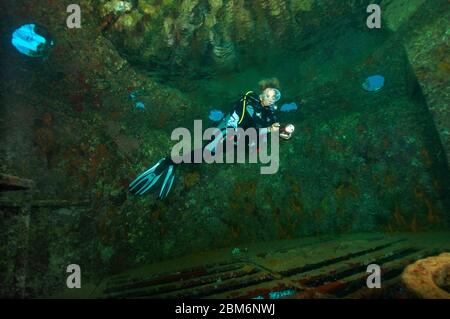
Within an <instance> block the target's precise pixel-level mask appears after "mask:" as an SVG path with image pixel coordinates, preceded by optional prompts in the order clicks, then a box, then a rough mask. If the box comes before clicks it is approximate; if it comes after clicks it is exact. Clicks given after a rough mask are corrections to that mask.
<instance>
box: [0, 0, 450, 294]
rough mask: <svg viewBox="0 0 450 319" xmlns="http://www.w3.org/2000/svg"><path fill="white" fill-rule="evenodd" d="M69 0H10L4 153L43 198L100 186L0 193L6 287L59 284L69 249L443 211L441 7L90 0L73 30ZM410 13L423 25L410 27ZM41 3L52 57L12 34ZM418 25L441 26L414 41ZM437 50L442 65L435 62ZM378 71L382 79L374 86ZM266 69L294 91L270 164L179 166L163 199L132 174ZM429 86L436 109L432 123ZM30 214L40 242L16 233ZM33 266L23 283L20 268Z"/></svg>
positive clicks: (87, 263) (301, 229)
mask: <svg viewBox="0 0 450 319" xmlns="http://www.w3.org/2000/svg"><path fill="white" fill-rule="evenodd" d="M71 2H72V1H56V2H55V1H44V0H42V1H33V2H29V1H3V2H2V3H1V4H0V9H1V10H0V12H1V15H2V16H1V18H2V19H1V20H2V25H1V30H0V31H1V33H0V36H1V44H2V49H1V51H0V54H1V55H0V57H1V61H2V71H3V72H1V75H0V76H1V80H2V85H1V86H0V90H1V97H2V103H1V107H0V116H1V120H2V121H1V122H0V150H1V151H0V168H1V170H2V172H7V173H10V174H14V175H18V176H21V177H26V178H30V179H33V180H34V181H35V182H36V184H37V188H36V190H35V192H34V195H33V196H34V198H35V199H65V200H69V201H80V200H88V201H89V203H90V204H89V206H88V207H85V208H82V209H81V208H77V207H62V208H61V207H59V208H38V207H35V208H34V209H33V211H32V212H31V215H30V216H29V219H25V221H24V219H23V216H19V215H18V214H17V212H12V211H8V210H5V209H0V210H1V213H2V223H1V224H0V227H1V231H0V233H1V236H2V238H1V239H2V240H1V242H2V244H1V251H0V252H1V253H2V255H4V256H8V258H5V259H2V260H1V261H0V267H1V276H2V277H1V278H2V279H3V282H5V283H6V285H3V286H2V287H3V288H2V289H3V290H2V292H1V294H2V295H9V296H11V295H20V294H25V295H29V296H40V295H43V294H44V295H45V294H48V293H50V292H52V291H54V290H57V289H59V287H60V286H59V285H60V282H65V279H64V278H65V267H66V266H67V265H68V264H70V263H78V264H80V265H82V267H83V269H84V270H83V273H84V274H85V276H87V277H88V278H98V277H101V276H104V275H105V274H110V273H113V272H118V271H121V270H124V269H127V268H129V267H133V266H136V265H141V264H145V263H150V262H154V261H157V260H161V259H168V258H171V257H174V256H179V255H183V254H187V253H190V252H198V251H203V250H206V249H214V248H218V247H233V246H245V244H246V243H249V242H257V241H264V240H274V239H288V238H294V237H302V236H308V235H322V234H339V233H344V232H355V231H385V232H397V231H411V232H418V231H426V230H434V229H438V228H448V226H449V215H448V208H449V202H448V199H449V198H450V197H449V196H448V195H449V184H448V183H449V180H450V178H449V172H448V165H447V158H446V154H445V150H444V148H443V146H442V141H443V139H442V137H443V136H445V129H449V127H447V128H445V127H446V124H445V122H442V121H444V120H445V119H447V118H448V117H446V115H445V114H448V109H449V105H448V99H447V100H446V99H445V93H440V92H442V91H445V90H440V91H439V92H437V93H438V94H434V93H433V92H436V91H438V90H437V88H445V87H446V84H445V83H446V82H444V81H441V80H442V79H443V75H442V74H444V73H445V60H443V61H444V62H442V61H441V60H442V59H443V57H442V54H438V53H439V52H442V51H443V50H445V44H444V43H442V44H440V45H439V44H436V43H440V42H439V41H441V37H440V35H442V30H441V27H442V25H441V24H433V23H431V24H430V23H429V22H430V21H431V20H430V19H432V18H433V17H436V18H438V17H439V19H432V20H433V21H443V20H442V19H441V18H440V17H442V16H443V12H445V10H442V8H440V7H436V8H435V9H433V8H431V7H427V8H428V9H429V11H427V12H428V14H427V15H425V16H423V15H419V14H418V12H419V11H418V10H419V9H420V8H422V6H423V5H424V3H421V2H420V1H414V6H412V4H411V7H408V10H407V11H404V10H402V9H401V5H399V4H398V2H396V3H394V2H393V1H381V5H382V6H383V4H386V18H385V20H383V21H385V22H386V25H387V26H388V28H382V29H381V30H368V29H367V27H366V25H365V19H366V17H367V13H366V11H365V5H366V4H367V3H368V1H339V2H338V3H337V2H335V1H312V0H298V1H294V0H292V1H283V0H267V1H266V0H260V1H256V0H255V1H242V0H241V1H239V0H229V1H225V0H223V1H220V0H214V1H212V0H210V1H206V0H205V1H203V0H183V1H181V0H180V1H150V0H143V1H129V2H127V3H128V5H126V6H121V7H120V8H121V9H120V10H117V8H118V7H117V6H116V5H117V3H118V1H90V0H83V1H80V2H79V3H80V4H81V8H82V17H83V19H82V28H81V29H71V30H69V29H67V27H66V25H65V19H66V17H67V15H68V14H67V13H66V6H67V5H68V4H69V3H71ZM444 2H445V1H443V3H444ZM411 3H412V2H411ZM413 18H414V19H416V20H415V23H416V25H417V29H416V30H415V31H414V33H409V32H406V31H405V30H407V29H408V27H407V26H408V23H413V22H412V20H411V19H413ZM30 21H33V22H36V23H39V24H41V25H43V26H45V28H47V29H48V31H49V32H50V33H51V34H52V36H53V37H54V39H55V47H54V50H53V52H52V55H51V56H50V57H49V58H48V59H45V60H32V59H27V58H25V57H24V56H21V55H19V54H18V53H17V52H16V51H15V50H14V48H13V47H12V46H11V45H10V41H9V37H10V34H11V32H12V31H13V30H14V29H15V28H17V27H18V26H20V25H21V24H24V23H28V22H30ZM421 28H424V30H426V32H425V31H424V30H422V29H421ZM422 31H423V32H422ZM424 34H428V35H429V37H428V39H429V41H430V42H431V43H423V42H420V43H422V45H419V44H418V43H419V42H417V41H415V40H414V39H422V38H423V37H424ZM434 35H436V36H434ZM268 39H270V41H268ZM404 39H405V42H406V43H404V42H402V41H403V40H404ZM438 40H439V41H438ZM432 44H433V45H432ZM261 46H262V47H263V49H261ZM429 47H435V48H436V51H435V52H437V53H436V54H435V55H430V56H429V57H427V58H428V59H429V60H428V61H429V63H425V62H424V60H423V59H420V58H419V57H420V55H418V54H417V55H416V54H414V52H418V53H420V52H422V50H425V49H424V48H429ZM433 64H437V65H439V67H438V68H437V71H438V72H437V73H436V72H434V71H435V69H433V68H431V69H427V67H425V66H424V65H426V66H429V65H433ZM418 71H419V72H418ZM439 72H441V73H442V74H441V73H439ZM375 73H381V74H383V75H384V76H385V77H386V86H385V88H383V90H382V91H380V92H377V93H375V94H370V93H367V92H365V91H363V90H362V89H361V83H362V82H363V81H364V79H365V78H366V77H367V76H369V75H371V74H375ZM429 74H433V75H434V77H432V79H436V81H434V80H431V81H428V82H427V80H428V79H430V77H431V75H429ZM440 74H441V75H440ZM273 76H275V77H277V78H279V80H280V86H281V87H280V89H281V90H282V93H283V99H284V100H283V101H285V102H291V101H295V102H297V103H298V104H299V105H300V110H299V111H298V112H297V113H293V114H286V115H281V120H282V121H283V122H287V121H289V122H291V121H292V122H294V123H295V124H296V127H297V131H296V134H295V136H294V137H293V139H292V140H290V141H287V142H285V143H282V145H281V147H280V153H281V158H280V170H279V172H278V173H277V174H275V175H264V176H263V175H261V174H260V171H259V165H225V164H224V165H203V166H200V167H195V168H190V167H186V168H182V169H180V170H179V171H177V177H176V185H175V188H174V190H173V192H172V193H171V194H170V196H169V198H168V199H167V200H166V201H159V200H157V199H156V198H154V197H153V196H144V197H139V198H137V197H133V196H131V195H130V194H129V193H128V192H127V186H128V184H129V182H130V181H131V180H132V179H133V178H134V177H135V176H136V175H137V174H138V173H140V172H141V171H143V170H144V169H145V168H146V167H148V166H149V165H150V164H151V163H153V162H154V161H156V160H158V159H159V158H161V157H162V156H166V155H167V154H168V152H169V151H170V148H171V146H172V145H173V144H174V142H172V141H171V140H170V134H171V132H172V130H173V129H174V128H176V127H179V126H186V127H189V128H190V127H192V124H193V120H194V119H206V118H207V113H208V111H209V109H210V108H212V107H221V108H223V109H224V110H227V109H226V108H227V107H229V104H230V103H231V102H232V101H233V99H234V98H235V97H236V96H237V95H238V94H239V93H242V92H243V91H247V90H248V89H258V81H259V80H261V79H262V78H263V77H273ZM447 78H448V77H447ZM433 88H434V89H433ZM432 89H433V90H432ZM132 93H136V94H138V98H139V100H140V101H142V102H144V104H145V109H138V108H135V107H134V103H135V100H134V99H133V98H131V96H130V95H131V94H132ZM433 101H439V103H437V104H438V105H439V109H442V113H440V114H442V115H441V118H442V119H443V120H442V121H441V124H438V125H437V128H436V125H435V124H436V114H437V113H436V112H434V111H433V110H432V111H433V112H432V113H430V105H436V103H434V102H433ZM446 112H447V113H446ZM442 123H443V124H442ZM208 124H209V123H208ZM9 196H12V195H11V194H3V195H2V198H3V197H9ZM27 220H28V221H27ZM27 223H28V224H29V227H28V228H26V224H27ZM24 229H28V237H29V242H30V245H29V247H23V246H24V245H23V242H22V241H21V238H23V237H21V236H18V234H22V233H23V232H24ZM24 251H25V252H26V254H24ZM24 256H25V257H24ZM23 258H25V259H26V260H27V263H24V262H23ZM24 267H25V268H26V269H27V270H28V271H26V273H27V277H26V279H27V280H26V286H27V289H25V292H24V290H23V289H20V287H19V288H17V286H18V285H20V284H21V283H23V280H22V279H23V278H22V279H20V280H19V279H17V275H16V274H18V273H19V270H23V268H24ZM21 273H23V272H21ZM61 278H63V279H61ZM5 287H9V288H5Z"/></svg>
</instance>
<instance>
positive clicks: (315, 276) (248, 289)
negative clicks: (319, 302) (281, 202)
mask: <svg viewBox="0 0 450 319" xmlns="http://www.w3.org/2000/svg"><path fill="white" fill-rule="evenodd" d="M447 235H448V234H447ZM424 236H425V237H424ZM442 238H443V240H442ZM282 246H283V247H281V248H280V247H278V248H277V249H270V248H268V249H267V251H263V252H261V251H258V252H255V253H254V254H252V253H250V254H248V255H242V256H239V258H236V257H235V256H234V257H231V258H229V260H228V261H222V262H217V263H208V262H205V263H204V264H200V265H197V266H195V267H189V268H188V267H185V268H184V269H183V267H180V270H179V271H175V272H169V273H159V274H149V275H142V274H141V275H137V276H133V275H132V274H129V273H128V274H127V275H121V276H114V277H111V278H107V279H105V280H104V281H103V283H102V284H101V285H100V286H99V287H98V289H97V295H96V296H95V297H100V298H264V299H268V298H272V297H273V294H274V293H277V292H279V293H281V294H282V293H283V292H286V291H288V292H289V295H288V296H283V295H279V296H281V297H286V298H369V297H370V296H373V295H374V291H373V290H370V289H368V288H367V286H366V279H367V273H366V270H367V265H368V264H371V263H376V264H378V265H380V267H381V271H382V278H383V281H384V282H386V286H389V287H390V286H392V285H395V284H397V283H398V278H399V276H400V274H401V273H402V271H403V269H404V268H405V267H406V266H407V265H409V264H411V263H412V262H414V261H415V260H417V259H420V258H423V257H426V256H429V255H433V254H436V253H437V252H439V251H445V250H448V248H450V236H446V235H445V234H444V235H442V236H441V237H439V236H437V235H436V234H429V235H423V236H422V237H421V236H413V235H395V236H378V237H374V236H373V235H362V236H359V237H356V238H355V237H354V236H353V237H352V235H349V236H345V237H342V238H339V239H337V240H335V241H325V242H324V241H320V242H319V241H318V242H317V243H316V244H314V243H312V244H310V245H306V246H300V245H295V244H290V243H288V242H286V243H283V245H282ZM379 296H380V294H378V297H379ZM281 297H280V298H281Z"/></svg>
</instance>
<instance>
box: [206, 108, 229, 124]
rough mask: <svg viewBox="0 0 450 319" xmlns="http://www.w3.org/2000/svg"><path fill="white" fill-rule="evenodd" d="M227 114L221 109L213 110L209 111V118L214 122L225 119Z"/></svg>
mask: <svg viewBox="0 0 450 319" xmlns="http://www.w3.org/2000/svg"><path fill="white" fill-rule="evenodd" d="M224 115H225V114H223V112H222V111H220V110H211V111H209V119H210V120H211V121H214V122H219V121H220V120H222V119H223V117H224Z"/></svg>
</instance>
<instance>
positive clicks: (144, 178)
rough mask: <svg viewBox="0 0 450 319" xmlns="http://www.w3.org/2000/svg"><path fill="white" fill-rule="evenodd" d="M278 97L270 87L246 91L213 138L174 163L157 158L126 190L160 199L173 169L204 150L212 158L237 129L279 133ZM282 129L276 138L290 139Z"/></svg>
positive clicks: (169, 184)
mask: <svg viewBox="0 0 450 319" xmlns="http://www.w3.org/2000/svg"><path fill="white" fill-rule="evenodd" d="M280 98H281V93H280V91H279V90H278V89H275V88H271V87H269V88H266V89H264V91H263V92H262V93H261V94H260V95H258V94H256V93H254V92H253V91H249V92H247V93H246V94H244V95H243V96H242V97H241V98H240V99H239V100H238V101H237V102H236V103H235V104H234V106H233V109H232V111H231V112H230V114H229V115H228V116H226V117H225V118H224V119H223V120H222V121H221V123H220V124H219V125H218V126H217V128H216V134H215V135H214V136H215V137H214V138H212V139H211V140H210V141H209V142H208V143H206V144H205V145H203V147H202V148H201V149H198V150H194V151H192V152H190V153H188V154H185V155H183V156H182V157H180V158H178V159H176V160H175V161H174V160H173V159H172V158H171V157H170V156H169V157H164V158H162V159H160V160H159V161H158V162H157V163H156V164H155V165H154V166H152V167H150V168H149V169H148V170H146V171H145V172H143V173H142V174H140V175H139V176H138V177H137V178H136V179H135V180H133V181H132V182H131V183H130V185H129V188H128V189H129V191H130V192H131V193H133V194H135V195H143V194H145V193H147V192H149V191H150V190H158V189H159V195H158V197H159V198H160V199H164V198H166V197H167V195H168V194H169V192H170V190H171V188H172V185H173V181H174V178H175V168H176V167H177V166H178V165H180V164H181V163H182V162H188V163H193V161H191V159H192V158H194V154H196V153H197V152H202V154H203V152H204V150H205V149H206V150H207V151H209V152H210V154H211V155H215V154H216V150H217V149H218V145H219V143H223V142H224V141H225V140H226V139H227V138H228V136H227V134H228V132H232V131H233V130H234V131H236V130H237V129H238V128H241V129H244V130H245V129H248V128H255V129H257V130H258V134H259V136H264V135H267V134H268V133H271V132H277V131H279V130H280V123H278V120H277V117H276V115H275V111H276V110H277V106H276V104H275V103H276V102H277V101H278V100H279V99H280ZM291 126H292V125H291ZM286 130H287V133H284V134H280V137H282V138H284V139H288V138H290V136H291V134H292V132H293V126H292V127H289V128H288V127H286V128H282V131H283V132H284V131H286ZM230 137H231V138H232V139H235V137H236V135H235V134H233V135H232V136H230ZM254 144H255V142H253V145H249V146H253V147H254V146H255V145H254ZM256 144H257V142H256ZM235 145H236V144H235ZM256 146H257V145H256ZM183 159H184V161H183ZM176 163H180V164H176Z"/></svg>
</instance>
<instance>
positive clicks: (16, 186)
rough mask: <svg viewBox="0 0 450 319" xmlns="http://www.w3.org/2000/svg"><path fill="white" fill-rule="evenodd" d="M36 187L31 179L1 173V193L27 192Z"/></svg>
mask: <svg viewBox="0 0 450 319" xmlns="http://www.w3.org/2000/svg"><path fill="white" fill-rule="evenodd" d="M33 187H34V182H33V181H32V180H30V179H25V178H20V177H17V176H12V175H7V174H2V173H0V192H2V191H14V190H27V189H31V188H33Z"/></svg>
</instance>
